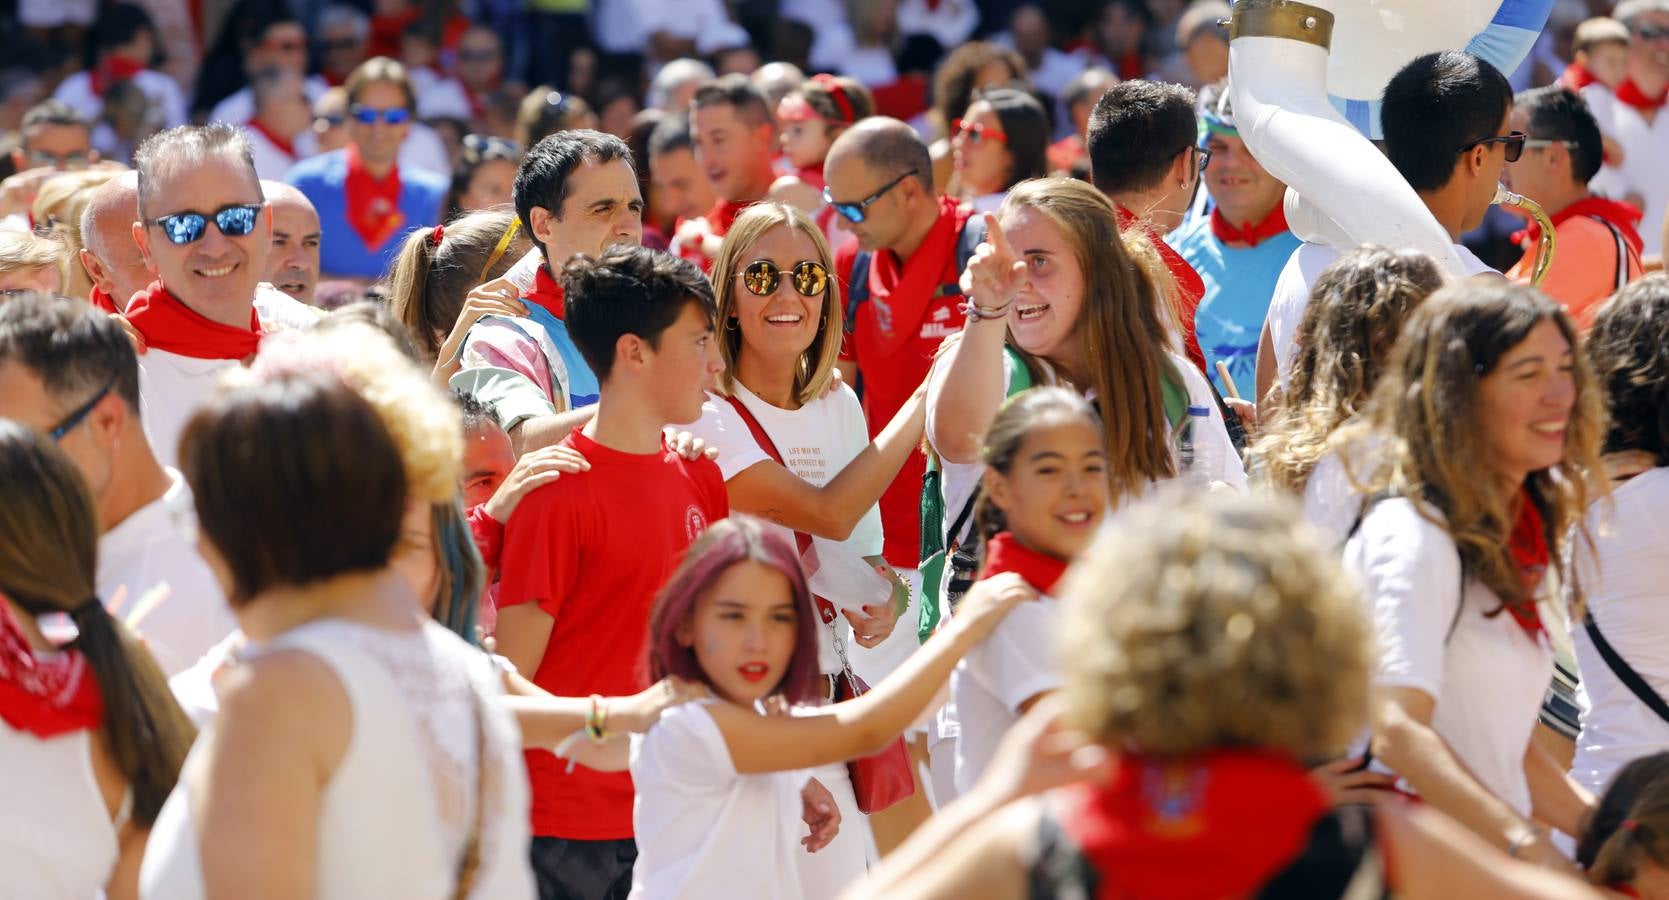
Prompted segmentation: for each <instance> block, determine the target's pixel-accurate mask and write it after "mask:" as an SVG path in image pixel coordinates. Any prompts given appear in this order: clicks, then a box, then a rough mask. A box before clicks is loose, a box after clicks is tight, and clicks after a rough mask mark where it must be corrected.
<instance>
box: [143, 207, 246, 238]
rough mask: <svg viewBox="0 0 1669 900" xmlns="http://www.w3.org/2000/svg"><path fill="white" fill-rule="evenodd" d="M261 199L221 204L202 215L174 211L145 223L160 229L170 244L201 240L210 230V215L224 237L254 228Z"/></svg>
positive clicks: (237, 235)
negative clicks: (212, 210)
mask: <svg viewBox="0 0 1669 900" xmlns="http://www.w3.org/2000/svg"><path fill="white" fill-rule="evenodd" d="M265 205H266V204H263V203H240V204H237V205H234V206H223V207H221V208H220V209H217V210H215V212H214V215H212V216H205V215H203V214H202V213H199V212H182V213H174V214H173V215H169V216H158V217H157V218H155V219H152V220H151V221H150V222H149V223H148V224H151V225H156V226H158V227H160V228H161V229H162V233H163V234H164V235H165V236H167V238H168V242H169V243H170V244H190V243H193V242H195V241H198V240H201V239H202V237H203V235H204V234H206V233H207V232H208V230H209V220H210V219H213V220H214V224H215V227H217V228H219V229H220V233H221V234H224V235H226V236H227V237H232V238H236V237H243V236H245V235H247V234H249V233H250V232H252V231H254V230H255V222H256V220H257V218H259V216H260V215H261V208H262V207H263V206H265Z"/></svg>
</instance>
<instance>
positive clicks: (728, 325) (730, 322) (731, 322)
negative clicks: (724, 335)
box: [724, 317, 740, 331]
mask: <svg viewBox="0 0 1669 900" xmlns="http://www.w3.org/2000/svg"><path fill="white" fill-rule="evenodd" d="M738 327H740V326H738V325H737V324H736V319H735V317H731V318H729V319H725V320H724V330H725V331H735V330H737V328H738Z"/></svg>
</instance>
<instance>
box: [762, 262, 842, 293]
mask: <svg viewBox="0 0 1669 900" xmlns="http://www.w3.org/2000/svg"><path fill="white" fill-rule="evenodd" d="M788 274H789V275H790V276H791V277H792V279H793V285H794V290H795V291H796V292H798V293H799V295H800V296H802V297H820V296H822V294H823V292H824V291H825V290H827V289H828V287H829V270H828V269H825V268H823V264H822V263H819V262H812V261H811V260H809V259H802V260H800V261H799V262H797V263H795V264H794V266H793V268H791V269H789V270H788ZM781 284H782V270H781V269H779V268H777V264H776V263H774V262H771V261H770V260H768V259H756V260H754V261H753V262H750V263H748V265H747V268H745V269H743V270H742V286H743V287H745V288H747V289H748V293H750V294H752V295H754V296H755V297H769V296H771V295H772V294H774V293H776V292H777V287H778V286H779V285H781Z"/></svg>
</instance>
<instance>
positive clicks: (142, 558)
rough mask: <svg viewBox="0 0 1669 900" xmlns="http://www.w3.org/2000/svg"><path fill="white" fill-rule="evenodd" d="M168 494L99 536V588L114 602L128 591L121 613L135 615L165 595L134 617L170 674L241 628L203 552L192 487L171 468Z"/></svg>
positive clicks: (126, 618) (102, 596) (124, 616)
mask: <svg viewBox="0 0 1669 900" xmlns="http://www.w3.org/2000/svg"><path fill="white" fill-rule="evenodd" d="M168 478H169V481H170V484H169V487H168V491H167V493H164V494H163V495H162V496H161V497H158V498H157V499H155V500H153V501H151V502H150V503H147V504H145V505H144V506H141V507H140V508H139V509H137V510H134V511H133V512H132V513H131V514H129V515H128V517H127V518H125V519H123V520H122V521H120V522H118V523H117V524H116V527H114V528H112V529H110V530H109V531H106V532H105V533H104V535H103V536H102V537H100V538H99V564H98V592H99V598H100V599H101V600H103V601H104V602H105V603H106V604H107V605H108V604H111V603H113V602H115V601H116V599H117V596H118V594H120V595H121V597H122V598H123V601H122V605H121V607H120V609H119V610H115V612H116V615H117V617H118V618H120V619H122V620H123V621H129V616H130V615H132V614H134V613H135V612H136V609H137V607H138V606H139V604H140V602H141V600H142V598H144V597H145V596H146V595H147V594H149V593H150V592H152V591H153V590H164V591H166V596H165V599H163V600H162V601H161V602H160V603H158V604H157V605H155V606H154V607H151V611H150V612H149V613H148V614H146V615H145V616H144V618H143V619H141V620H140V621H139V622H137V623H132V622H130V623H129V624H132V625H133V626H134V628H135V630H136V631H138V632H139V635H140V637H141V638H143V639H144V642H145V646H146V647H147V648H148V649H149V650H150V651H151V655H152V656H154V657H156V661H157V665H159V666H161V667H162V671H163V674H165V675H174V674H176V673H178V672H181V671H183V670H185V669H186V668H187V667H189V666H190V665H191V664H193V663H195V662H196V661H197V660H198V658H200V657H201V656H202V655H203V654H204V653H207V652H208V651H209V649H210V648H211V647H213V646H214V645H215V644H217V643H219V642H220V641H221V640H222V639H223V638H225V637H226V635H228V634H231V633H232V630H233V629H235V628H237V627H238V622H237V619H236V618H235V617H234V616H233V615H232V609H231V607H229V606H227V605H226V596H225V594H224V593H222V592H221V589H220V582H219V581H217V580H216V579H215V577H214V572H213V571H211V570H210V569H209V566H208V563H206V562H204V561H203V557H202V556H201V555H199V554H198V552H197V513H196V511H195V510H194V509H193V507H192V504H191V488H190V487H188V486H187V485H186V483H185V479H184V478H182V477H180V473H179V472H176V471H174V470H173V469H169V470H168Z"/></svg>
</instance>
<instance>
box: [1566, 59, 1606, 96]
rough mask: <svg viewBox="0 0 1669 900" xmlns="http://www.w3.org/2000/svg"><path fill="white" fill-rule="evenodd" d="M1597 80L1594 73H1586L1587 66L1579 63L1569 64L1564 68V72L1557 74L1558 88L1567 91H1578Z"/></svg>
mask: <svg viewBox="0 0 1669 900" xmlns="http://www.w3.org/2000/svg"><path fill="white" fill-rule="evenodd" d="M1598 80H1599V79H1597V78H1595V77H1594V73H1592V72H1590V71H1588V67H1587V66H1585V65H1583V64H1581V63H1579V62H1573V63H1571V64H1570V65H1568V66H1566V67H1565V71H1563V72H1561V73H1559V86H1560V87H1562V88H1564V89H1565V90H1567V91H1580V90H1582V89H1583V88H1585V87H1587V86H1588V85H1590V84H1593V83H1594V82H1595V81H1598Z"/></svg>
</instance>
